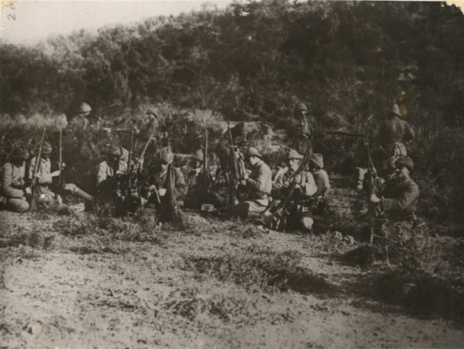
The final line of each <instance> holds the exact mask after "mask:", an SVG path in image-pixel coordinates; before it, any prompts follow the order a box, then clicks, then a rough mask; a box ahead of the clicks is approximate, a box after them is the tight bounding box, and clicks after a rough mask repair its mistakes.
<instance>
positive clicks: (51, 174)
mask: <svg viewBox="0 0 464 349" xmlns="http://www.w3.org/2000/svg"><path fill="white" fill-rule="evenodd" d="M60 173H61V171H59V170H58V171H55V172H52V173H50V177H57V176H59V175H60Z"/></svg>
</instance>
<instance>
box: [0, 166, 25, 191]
mask: <svg viewBox="0 0 464 349" xmlns="http://www.w3.org/2000/svg"><path fill="white" fill-rule="evenodd" d="M1 179H2V191H3V194H4V195H5V196H7V197H10V198H23V197H24V192H23V191H22V190H20V189H16V188H13V186H12V185H13V165H12V164H11V163H9V162H7V163H6V164H5V165H3V167H2V170H1Z"/></svg>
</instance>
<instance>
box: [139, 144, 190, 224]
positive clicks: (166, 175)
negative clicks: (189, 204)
mask: <svg viewBox="0 0 464 349" xmlns="http://www.w3.org/2000/svg"><path fill="white" fill-rule="evenodd" d="M156 160H157V163H156V164H155V165H154V166H153V167H151V168H149V169H148V173H147V174H146V176H145V177H146V180H147V183H146V184H145V188H143V190H142V191H143V194H144V197H145V199H146V200H147V202H146V205H145V208H144V210H143V213H142V215H143V216H154V217H155V218H156V220H157V221H158V222H161V223H165V222H174V223H176V220H181V219H182V211H181V210H180V208H181V207H182V206H183V200H184V197H185V195H186V194H187V187H186V185H185V180H184V176H183V175H182V172H181V170H180V169H178V168H175V167H174V165H173V163H172V162H173V160H174V154H173V153H172V152H171V150H170V148H169V147H165V148H162V149H161V150H160V151H159V152H158V154H157V159H156Z"/></svg>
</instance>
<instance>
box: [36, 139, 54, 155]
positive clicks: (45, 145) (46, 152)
mask: <svg viewBox="0 0 464 349" xmlns="http://www.w3.org/2000/svg"><path fill="white" fill-rule="evenodd" d="M39 147H40V145H39ZM39 147H37V153H38V152H39ZM51 153H52V146H51V144H50V143H48V142H44V143H43V145H42V155H50V154H51Z"/></svg>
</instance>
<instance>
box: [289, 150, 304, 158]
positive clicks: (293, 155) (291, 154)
mask: <svg viewBox="0 0 464 349" xmlns="http://www.w3.org/2000/svg"><path fill="white" fill-rule="evenodd" d="M292 159H297V160H301V159H303V155H301V154H300V153H298V152H297V151H296V150H295V149H290V151H289V152H288V160H292Z"/></svg>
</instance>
